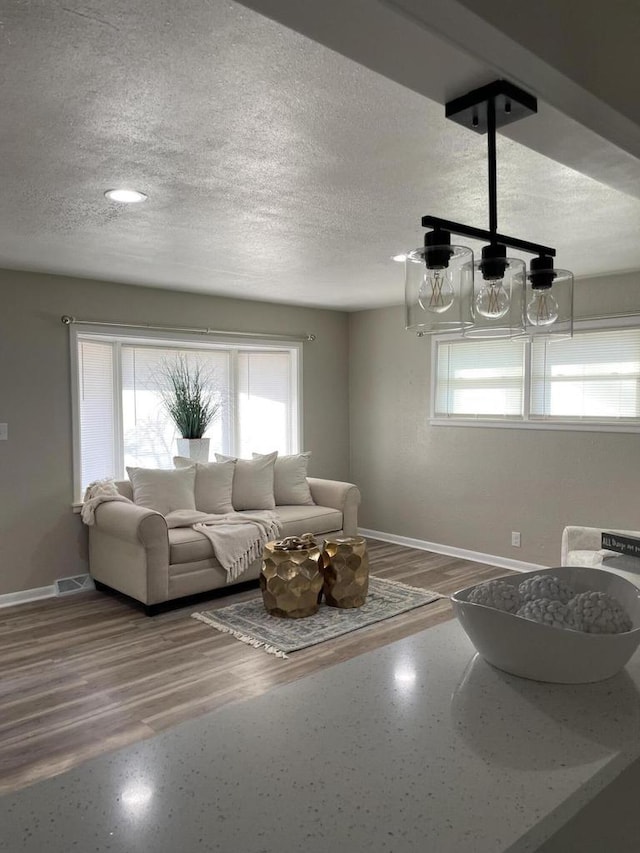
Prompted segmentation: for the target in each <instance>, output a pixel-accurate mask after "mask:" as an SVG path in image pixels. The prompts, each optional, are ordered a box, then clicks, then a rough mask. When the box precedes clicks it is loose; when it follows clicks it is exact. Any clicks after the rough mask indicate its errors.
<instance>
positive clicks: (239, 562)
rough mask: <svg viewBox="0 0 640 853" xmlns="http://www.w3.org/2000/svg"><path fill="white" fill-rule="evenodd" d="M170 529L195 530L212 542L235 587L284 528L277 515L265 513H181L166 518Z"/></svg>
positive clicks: (267, 511) (171, 513)
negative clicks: (236, 582) (242, 575)
mask: <svg viewBox="0 0 640 853" xmlns="http://www.w3.org/2000/svg"><path fill="white" fill-rule="evenodd" d="M166 521H167V527H170V528H173V527H193V529H194V530H197V532H198V533H202V534H203V535H204V536H206V537H207V539H208V540H209V542H211V547H212V548H213V553H214V554H215V555H216V558H217V560H218V562H219V563H220V565H221V566H222V568H223V569H224V570H225V571H226V573H227V583H233V581H235V580H237V578H238V577H239V576H240V575H241V574H242V573H243V572H245V571H246V570H247V569H248V568H249V566H250V565H251V563H252V562H253V561H254V560H257V559H258V558H259V557H261V556H262V550H263V548H264V546H265V544H266V543H267V542H271V541H272V540H273V539H278V538H279V537H280V534H281V532H282V525H281V523H280V521H279V519H278V517H277V515H276V514H275V512H271V511H269V510H266V511H264V512H252V513H243V514H242V515H240V514H239V513H226V514H224V515H207V514H206V513H204V512H192V511H191V510H186V509H180V510H176V511H175V512H170V513H169V514H168V515H167V516H166Z"/></svg>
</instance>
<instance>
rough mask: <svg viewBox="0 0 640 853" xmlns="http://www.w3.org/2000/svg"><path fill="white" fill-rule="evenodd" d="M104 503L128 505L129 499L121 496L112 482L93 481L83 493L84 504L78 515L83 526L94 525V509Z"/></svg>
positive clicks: (106, 480) (108, 480) (109, 480)
mask: <svg viewBox="0 0 640 853" xmlns="http://www.w3.org/2000/svg"><path fill="white" fill-rule="evenodd" d="M106 501H125V502H126V503H128V504H130V503H131V501H130V500H129V498H125V496H124V495H121V494H120V492H119V491H118V489H117V486H116V484H115V483H114V481H113V480H111V479H109V478H106V479H105V480H94V481H93V483H89V485H88V486H87V489H86V491H85V493H84V503H83V504H82V510H81V511H80V515H81V517H82V520H83V521H84V523H85V524H88V525H89V526H91V525H93V524H95V523H96V507H98V506H100V504H103V503H105V502H106Z"/></svg>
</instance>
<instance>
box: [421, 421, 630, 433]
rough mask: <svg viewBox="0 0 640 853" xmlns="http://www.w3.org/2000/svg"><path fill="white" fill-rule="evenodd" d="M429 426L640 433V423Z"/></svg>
mask: <svg viewBox="0 0 640 853" xmlns="http://www.w3.org/2000/svg"><path fill="white" fill-rule="evenodd" d="M429 424H430V425H431V426H439V427H440V426H449V427H452V426H455V427H484V428H490V429H493V428H495V427H497V428H498V429H538V430H540V429H542V430H549V429H550V430H570V431H573V432H629V433H638V432H640V423H629V424H618V423H602V422H599V423H598V422H591V423H584V422H582V421H523V420H507V419H504V420H492V419H491V418H486V419H484V418H430V419H429Z"/></svg>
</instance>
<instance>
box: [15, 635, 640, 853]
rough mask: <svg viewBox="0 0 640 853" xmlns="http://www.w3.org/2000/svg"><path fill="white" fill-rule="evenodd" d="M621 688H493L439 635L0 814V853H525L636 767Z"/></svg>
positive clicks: (496, 680)
mask: <svg viewBox="0 0 640 853" xmlns="http://www.w3.org/2000/svg"><path fill="white" fill-rule="evenodd" d="M319 653H320V652H319ZM255 654H263V652H260V651H256V652H255ZM282 665H283V666H288V665H290V661H283V662H282ZM639 683H640V656H638V655H637V654H636V656H635V657H634V658H633V659H632V661H631V662H630V663H629V665H628V666H627V668H626V669H625V670H624V671H623V673H621V674H620V675H618V676H616V677H615V678H613V679H610V680H609V681H605V682H601V683H600V684H593V685H572V686H564V685H554V684H540V683H537V682H531V681H525V680H522V679H518V678H515V677H513V676H508V675H505V674H503V673H501V672H499V671H497V670H495V669H492V668H491V667H490V666H488V665H487V664H486V663H484V661H482V660H481V659H480V658H478V657H474V650H473V648H472V646H471V644H470V643H469V641H468V639H467V637H466V636H465V634H464V633H463V631H462V629H461V628H460V627H459V625H458V623H457V622H455V621H451V622H448V623H446V624H443V625H440V626H438V627H435V628H431V629H429V630H427V631H424V632H422V633H420V634H416V635H414V636H412V637H408V638H406V639H404V640H401V641H399V642H396V643H393V644H391V645H388V646H385V647H383V648H381V649H378V650H376V651H373V652H368V653H366V654H364V655H361V656H360V657H357V658H355V659H353V660H350V661H347V662H345V663H341V664H338V665H336V666H334V667H331V668H330V669H327V670H324V671H322V672H321V673H319V674H316V675H311V676H308V677H306V678H303V679H302V680H300V681H297V682H294V683H293V684H289V685H287V686H285V687H278V688H275V689H274V690H272V691H270V692H269V693H266V694H263V695H261V696H258V697H256V698H254V699H249V700H246V701H243V702H238V703H235V704H232V705H228V706H226V707H224V708H222V709H220V710H218V711H215V712H213V713H210V714H208V715H206V716H204V717H202V718H200V719H198V720H194V721H191V722H188V723H185V724H182V725H180V726H178V727H176V728H174V729H172V730H170V731H168V732H165V733H163V734H161V735H159V736H157V737H154V738H152V739H150V740H147V741H143V742H141V743H139V744H137V745H135V746H133V747H129V748H126V749H123V750H120V751H118V752H114V753H111V754H109V755H105V756H101V757H99V758H96V759H93V760H91V761H88V762H87V763H85V764H84V765H82V766H81V767H79V768H77V769H75V770H72V771H70V772H68V773H66V774H64V775H62V776H58V777H56V778H54V779H50V780H47V781H45V782H41V783H39V784H36V785H34V786H32V787H30V788H27V789H25V790H23V791H20V792H18V793H16V794H13V795H7V796H5V797H3V798H1V799H0V850H1V851H10V853H32V851H33V853H36V851H37V853H41V851H42V850H46V851H47V853H71V851H73V850H76V849H77V850H80V851H83V853H85V852H86V851H96V853H107V851H109V853H149V851H153V853H200V851H224V853H272V851H273V853H276V851H277V853H282V851H286V853H294V852H295V851H301V853H302V851H304V853H327V851H332V853H342V851H345V853H346V851H348V853H365V851H366V853H383V851H388V852H389V853H415V851H417V850H426V851H434V853H436V851H437V853H467V852H468V853H499V851H509V853H521V852H522V851H533V850H535V849H536V848H537V846H538V845H539V844H540V843H541V842H542V841H544V840H545V839H546V838H548V837H549V836H550V835H551V834H552V833H553V832H555V831H556V829H558V828H559V827H560V826H561V825H562V824H564V823H565V821H566V820H568V819H569V818H570V817H571V816H572V815H573V814H574V813H575V812H576V811H577V810H578V809H579V808H581V807H582V806H583V805H584V804H585V803H586V802H588V801H589V800H590V799H591V798H592V797H593V796H595V794H596V793H598V791H599V790H601V789H602V788H603V787H604V786H605V785H607V784H608V783H609V782H610V781H611V780H612V779H614V778H615V777H616V776H617V775H618V774H619V773H620V772H621V771H622V769H623V768H624V767H626V766H627V765H628V764H630V763H631V762H632V761H633V760H634V759H635V758H636V757H637V755H638V754H640V700H639V692H640V691H639V689H638V684H639ZM99 736H100V732H99V731H97V732H96V737H99Z"/></svg>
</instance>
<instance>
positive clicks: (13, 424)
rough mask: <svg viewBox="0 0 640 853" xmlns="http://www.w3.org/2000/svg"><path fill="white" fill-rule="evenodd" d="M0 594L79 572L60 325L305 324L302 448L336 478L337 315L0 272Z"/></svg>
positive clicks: (339, 428) (341, 381)
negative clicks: (5, 432)
mask: <svg viewBox="0 0 640 853" xmlns="http://www.w3.org/2000/svg"><path fill="white" fill-rule="evenodd" d="M0 298H1V303H0V304H2V312H1V313H0V422H8V424H9V440H8V441H3V442H0V483H1V488H0V594H3V593H8V592H14V591H19V590H25V589H31V588H34V587H40V586H45V585H48V584H50V583H52V582H53V581H54V580H55V579H56V578H60V577H65V576H69V575H73V574H79V573H81V572H86V571H87V562H86V530H85V529H84V528H83V526H82V524H81V522H80V517H79V516H78V515H75V514H73V512H72V510H71V503H72V498H73V495H72V491H73V489H72V463H71V459H72V443H71V399H70V379H69V333H68V330H67V329H66V327H64V326H63V325H62V324H61V323H60V316H61V315H62V314H72V315H75V316H77V317H79V318H82V319H85V318H86V319H91V320H110V321H120V322H125V321H126V322H130V323H136V322H139V323H155V324H160V325H162V324H172V325H186V326H209V327H211V328H220V329H230V330H240V331H258V332H288V333H298V332H307V331H310V332H314V333H315V334H316V335H317V340H316V341H315V342H314V343H310V344H305V345H304V355H303V363H304V413H303V414H304V442H303V443H304V447H305V449H307V450H311V451H312V452H313V456H312V462H311V468H310V471H311V473H312V474H314V475H317V476H326V477H330V478H337V479H347V477H348V466H349V445H348V432H349V423H348V372H347V360H348V318H347V315H346V314H343V313H340V312H335V311H320V310H314V309H306V308H293V307H283V306H278V305H270V304H265V303H258V302H248V301H241V300H231V299H222V298H215V297H207V296H200V295H194V294H188V293H178V292H172V291H167V290H159V289H157V290H156V289H152V288H144V287H129V286H126V285H120V284H111V283H105V282H97V281H88V280H82V279H71V278H63V277H59V276H51V275H42V274H35V273H20V272H12V271H6V270H4V271H3V270H0Z"/></svg>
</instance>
